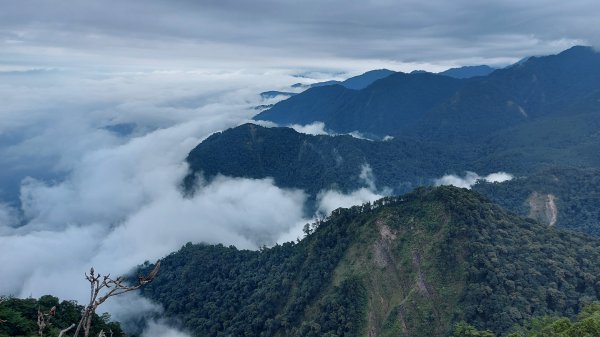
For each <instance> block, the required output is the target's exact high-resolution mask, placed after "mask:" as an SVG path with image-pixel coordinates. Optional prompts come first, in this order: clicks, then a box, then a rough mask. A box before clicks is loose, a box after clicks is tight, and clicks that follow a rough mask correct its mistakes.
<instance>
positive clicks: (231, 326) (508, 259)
mask: <svg viewBox="0 0 600 337" xmlns="http://www.w3.org/2000/svg"><path fill="white" fill-rule="evenodd" d="M315 227H316V229H315ZM307 232H309V233H310V234H309V235H308V236H307V237H306V238H305V239H304V240H302V241H299V242H298V243H286V244H283V245H277V246H275V247H273V248H264V249H261V250H260V251H243V250H238V249H236V248H234V247H224V246H221V245H217V246H209V245H202V244H197V245H193V244H188V245H186V246H184V247H183V248H182V249H181V250H180V251H178V252H176V253H172V254H171V255H169V256H167V257H166V258H165V259H164V260H163V261H162V270H161V273H160V274H159V275H158V276H157V278H156V280H155V281H154V282H153V283H152V284H149V285H148V286H147V287H146V288H145V289H144V290H143V294H144V295H145V296H147V297H149V298H151V299H153V300H156V301H158V302H159V303H161V304H162V305H164V307H165V314H166V315H167V316H169V317H171V318H172V319H174V320H177V321H179V322H180V323H181V324H183V325H184V326H185V327H186V328H187V329H188V330H189V331H191V332H192V333H193V335H195V336H367V335H368V336H415V337H416V336H440V337H442V336H448V335H449V334H450V333H451V331H452V329H453V327H454V326H455V323H458V322H461V321H464V322H466V323H468V324H471V325H473V326H475V327H476V328H477V329H486V330H491V331H494V332H496V333H498V334H504V333H507V332H508V331H510V329H511V328H512V327H513V326H514V325H515V324H520V323H523V322H525V321H526V320H529V319H531V318H534V317H541V316H546V315H558V316H566V317H574V316H575V315H576V314H577V313H578V312H580V310H581V309H582V308H583V307H584V306H585V305H586V304H588V303H591V302H593V301H595V300H598V299H599V298H600V262H599V261H600V249H599V247H600V239H598V238H594V237H591V236H585V235H583V234H577V233H575V232H570V231H565V230H559V229H556V228H555V227H548V226H547V225H543V224H539V223H537V222H535V221H533V220H530V219H525V218H522V217H519V216H516V215H513V214H511V213H508V212H507V211H505V210H504V209H502V208H500V207H498V206H496V205H495V204H492V203H491V202H490V201H488V200H487V199H484V198H483V197H481V196H480V195H479V194H477V193H475V192H471V191H468V190H465V189H459V188H455V187H438V188H420V189H417V190H416V191H415V192H413V193H410V194H407V195H404V196H401V197H389V198H384V199H381V200H379V201H377V202H375V203H373V204H365V205H363V206H355V207H352V208H350V209H339V210H336V211H334V212H333V214H332V215H331V216H330V217H329V218H328V219H326V220H325V221H322V222H319V223H317V224H316V226H312V227H307ZM150 267H151V266H148V267H147V268H150ZM470 336H475V335H470Z"/></svg>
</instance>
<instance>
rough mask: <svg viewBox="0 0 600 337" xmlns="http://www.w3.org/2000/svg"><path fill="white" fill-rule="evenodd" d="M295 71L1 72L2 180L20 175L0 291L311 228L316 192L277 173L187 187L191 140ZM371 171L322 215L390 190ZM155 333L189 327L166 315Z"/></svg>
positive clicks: (5, 200) (131, 299) (227, 121)
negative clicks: (279, 182) (309, 209)
mask: <svg viewBox="0 0 600 337" xmlns="http://www.w3.org/2000/svg"><path fill="white" fill-rule="evenodd" d="M28 76H31V77H28ZM286 76H287V75H286V74H281V73H275V74H243V73H241V74H240V73H235V74H232V73H223V74H221V73H211V72H206V73H203V72H200V73H195V72H192V73H189V72H173V73H172V72H164V73H162V72H155V73H146V74H112V75H110V76H109V75H108V74H103V75H99V74H92V75H89V76H87V77H85V76H84V77H79V76H78V77H70V76H69V75H67V74H63V73H60V72H58V73H50V74H47V73H45V72H42V73H39V74H38V73H34V74H31V75H29V74H28V75H23V77H21V78H19V79H17V80H16V82H21V86H17V87H16V88H15V87H14V84H15V83H12V84H9V83H5V82H3V81H1V80H0V99H2V101H3V107H2V114H0V156H2V158H4V159H6V160H4V161H3V162H2V163H0V169H1V170H0V171H1V172H2V174H3V175H0V186H3V187H4V186H8V185H9V184H10V183H11V182H14V181H16V182H18V185H17V186H16V187H15V188H13V189H12V190H14V192H13V193H12V194H10V193H5V194H0V242H1V244H0V265H1V266H2V276H1V282H0V294H1V295H15V296H19V297H28V296H34V297H39V296H41V295H45V294H53V295H55V296H58V297H60V298H61V299H76V300H79V301H80V302H81V303H84V302H85V299H86V297H87V294H88V291H89V290H88V288H87V286H86V282H85V280H84V278H83V273H84V272H85V271H87V270H89V268H90V267H92V266H93V267H94V268H95V269H96V270H97V271H98V272H100V273H103V274H107V273H111V275H121V274H125V273H127V272H129V271H130V270H131V269H132V268H133V267H135V266H136V265H138V264H141V263H143V262H144V261H146V260H149V261H155V260H156V259H159V258H161V257H163V256H165V255H167V254H169V253H170V252H172V251H175V250H178V249H179V248H180V247H181V246H182V245H184V244H185V243H187V242H190V241H191V242H206V243H222V244H225V245H235V246H237V247H239V248H242V249H257V248H259V247H260V246H262V245H270V244H274V243H275V242H284V241H291V240H296V239H298V238H301V237H302V236H303V233H302V226H303V225H304V224H305V223H306V222H310V221H312V219H311V218H310V217H308V218H307V217H306V216H305V215H304V214H303V207H304V203H305V199H306V196H305V194H304V193H303V192H302V191H299V190H290V189H282V188H279V187H277V186H276V185H275V184H274V182H273V180H272V179H268V178H267V179H242V178H231V177H217V178H216V179H213V180H212V181H210V182H205V181H200V182H199V186H198V188H197V192H196V193H195V195H194V196H192V197H185V196H183V194H182V193H181V190H180V184H181V181H182V179H183V177H184V176H185V175H186V173H187V165H186V164H185V157H186V155H187V154H188V152H189V151H190V150H191V149H192V148H193V147H194V146H195V145H197V144H198V143H199V142H200V141H201V140H202V139H204V138H205V137H208V136H209V135H210V134H211V133H213V132H216V131H219V130H223V129H225V128H228V127H233V126H236V125H239V124H240V123H243V122H245V121H247V120H249V119H250V118H251V117H252V115H253V114H254V113H255V111H254V110H253V109H252V107H253V106H255V105H256V103H257V102H256V101H255V100H254V98H255V97H256V93H257V92H260V91H263V90H264V89H265V88H264V87H261V86H260V84H261V83H264V86H265V87H267V86H271V85H273V83H274V82H275V83H276V82H281V83H284V82H285V81H293V80H295V79H294V78H288V77H286ZM256 83H258V84H256ZM191 88H194V89H191ZM240 88H243V89H240ZM313 127H314V128H315V130H317V131H315V132H318V129H319V128H321V129H324V125H323V126H319V125H315V126H313ZM305 131H306V132H308V131H311V130H305ZM40 172H45V174H40ZM360 178H361V179H363V181H364V182H365V187H364V188H363V189H360V190H358V191H354V192H352V193H349V194H347V195H346V194H343V193H339V192H335V191H323V192H322V195H321V197H320V205H319V210H320V212H321V213H322V215H327V214H329V212H330V211H331V210H333V209H335V208H338V207H348V206H351V205H354V204H361V203H363V202H367V201H373V200H376V199H378V198H380V197H381V196H382V195H381V191H378V190H377V189H376V188H375V183H374V177H373V176H372V172H371V171H370V169H369V168H368V166H365V167H363V171H362V172H361V174H360ZM99 310H100V311H101V312H103V311H109V312H111V313H112V314H113V317H114V318H115V319H118V320H123V321H125V322H128V321H136V320H139V319H140V318H139V317H144V316H145V315H147V314H152V313H154V314H158V315H160V312H161V308H160V307H159V306H157V305H155V304H152V303H150V302H149V301H148V300H146V299H143V298H141V297H139V296H138V295H136V294H128V295H127V297H126V298H124V299H122V300H117V301H113V302H110V301H109V302H107V303H106V305H104V306H103V307H101V308H100V309H99ZM132 313H133V314H132ZM145 335H146V336H161V335H162V336H184V334H182V333H181V332H179V331H177V330H174V329H172V328H170V327H168V326H165V324H164V322H162V321H156V322H153V321H151V322H149V323H148V324H147V327H146V332H145Z"/></svg>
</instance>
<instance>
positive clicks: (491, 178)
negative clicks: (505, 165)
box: [434, 171, 513, 189]
mask: <svg viewBox="0 0 600 337" xmlns="http://www.w3.org/2000/svg"><path fill="white" fill-rule="evenodd" d="M512 179H513V176H512V175H511V174H510V173H506V172H496V173H491V174H488V175H487V176H483V177H482V176H480V175H478V174H477V173H475V172H470V171H467V172H465V175H464V176H462V177H460V176H457V175H454V174H448V175H445V176H443V177H441V178H439V179H435V181H434V184H435V185H436V186H441V185H452V186H456V187H462V188H468V189H470V188H471V187H472V186H473V185H475V184H476V183H477V181H479V180H483V181H486V182H489V183H501V182H504V181H509V180H512Z"/></svg>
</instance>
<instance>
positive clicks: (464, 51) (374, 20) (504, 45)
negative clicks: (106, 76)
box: [0, 0, 600, 68]
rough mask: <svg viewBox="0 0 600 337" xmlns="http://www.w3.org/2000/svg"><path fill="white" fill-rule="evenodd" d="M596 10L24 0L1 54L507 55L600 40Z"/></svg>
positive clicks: (313, 59)
mask: <svg viewBox="0 0 600 337" xmlns="http://www.w3.org/2000/svg"><path fill="white" fill-rule="evenodd" d="M599 13H600V3H599V2H597V1H592V0H574V1H570V2H564V1H556V0H545V1H542V0H534V1H527V2H523V1H514V0H500V1H494V2H489V1H477V0H458V1H451V2H450V1H427V2H424V1H414V0H410V1H401V2H400V1H342V0H336V1H326V2H324V1H317V0H309V1H302V2H298V1H274V0H258V1H183V0H182V1H158V0H154V1H140V0H134V1H127V2H123V1H90V0H87V1H77V2H73V1H66V0H57V1H51V2H50V1H42V0H25V1H14V2H7V3H6V4H4V6H3V10H2V12H1V13H0V44H1V45H2V52H0V57H1V61H2V62H4V63H5V64H19V63H21V64H29V65H38V66H39V65H40V63H44V60H45V62H47V63H48V64H47V66H53V65H54V66H68V65H69V64H71V65H73V64H78V63H83V64H88V65H89V64H95V65H105V66H110V65H112V66H114V65H121V66H129V67H131V66H139V67H150V68H151V67H162V68H164V67H167V68H168V67H174V66H187V67H200V66H216V65H220V66H225V65H229V66H232V65H235V66H237V67H244V66H263V67H268V66H290V65H296V66H298V65H305V66H319V65H320V66H324V67H327V66H334V65H337V66H338V68H339V67H351V66H354V67H367V66H368V64H372V63H369V62H370V61H373V60H380V62H383V61H381V60H387V61H389V62H400V63H399V66H400V65H401V62H417V63H418V65H422V66H425V67H427V65H428V64H429V66H430V67H431V66H432V65H435V64H438V65H440V64H442V65H454V64H465V63H507V62H511V61H514V60H516V59H518V58H520V57H523V56H527V55H531V54H545V53H552V52H557V51H560V50H561V49H564V48H566V47H568V46H570V45H573V44H575V43H588V44H594V43H596V42H598V41H599V37H598V34H599V33H598V30H597V29H593V27H598V26H600V15H598V14H599ZM40 53H41V54H40ZM40 55H43V56H44V59H42V58H40ZM369 60H370V61H369ZM340 61H342V63H341V64H340ZM356 62H358V63H356ZM360 62H363V63H360ZM414 66H417V65H414Z"/></svg>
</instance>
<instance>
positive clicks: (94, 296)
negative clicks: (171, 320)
mask: <svg viewBox="0 0 600 337" xmlns="http://www.w3.org/2000/svg"><path fill="white" fill-rule="evenodd" d="M159 270H160V260H158V261H157V262H156V265H155V266H154V269H152V271H151V272H150V273H148V275H146V276H138V284H136V285H134V286H128V285H126V284H124V279H123V277H122V276H120V277H118V278H117V279H112V278H111V277H110V274H108V275H105V276H102V275H100V273H98V274H96V273H95V271H94V268H91V269H90V274H89V275H88V274H87V273H86V274H85V278H86V279H87V280H88V282H90V301H89V304H88V305H87V306H86V307H85V309H84V310H83V312H82V315H81V319H80V320H79V324H78V325H77V329H76V330H75V334H74V335H73V337H78V336H79V332H80V331H81V329H82V328H83V335H84V337H89V335H90V328H91V325H92V318H93V317H94V313H95V312H96V309H97V308H98V306H99V305H100V304H102V303H104V302H105V301H106V300H108V299H109V298H111V297H113V296H117V295H121V294H124V293H126V292H130V291H133V290H137V289H139V288H141V287H143V286H144V285H146V284H148V283H150V282H152V281H153V280H154V278H156V274H157V273H158V271H159ZM102 291H104V294H102V295H101V294H100V293H101V292H102ZM111 334H112V333H111Z"/></svg>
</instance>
